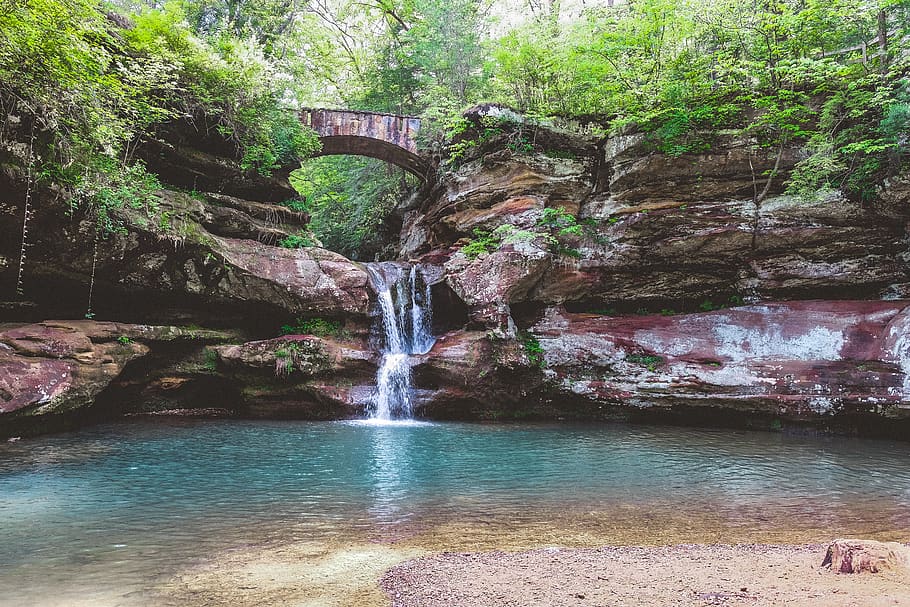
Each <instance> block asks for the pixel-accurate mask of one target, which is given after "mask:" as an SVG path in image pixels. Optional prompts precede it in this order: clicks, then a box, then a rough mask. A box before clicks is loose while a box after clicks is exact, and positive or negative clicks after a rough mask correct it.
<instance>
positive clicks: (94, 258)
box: [85, 221, 99, 320]
mask: <svg viewBox="0 0 910 607" xmlns="http://www.w3.org/2000/svg"><path fill="white" fill-rule="evenodd" d="M98 231H99V230H98V222H97V221H96V222H95V241H94V243H93V245H92V277H91V279H90V280H89V283H88V307H87V308H86V310H85V317H86V318H88V319H89V320H91V319H93V318H95V313H94V312H92V295H94V292H95V267H96V266H97V265H98Z"/></svg>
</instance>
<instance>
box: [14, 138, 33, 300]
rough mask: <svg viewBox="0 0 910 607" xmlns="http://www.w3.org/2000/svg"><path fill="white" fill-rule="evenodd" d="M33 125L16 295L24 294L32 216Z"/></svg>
mask: <svg viewBox="0 0 910 607" xmlns="http://www.w3.org/2000/svg"><path fill="white" fill-rule="evenodd" d="M34 153H35V127H34V125H33V126H32V130H31V134H30V136H29V142H28V164H27V168H26V171H25V177H26V181H25V210H24V211H23V212H22V246H21V247H20V249H19V272H18V273H17V275H16V295H17V296H18V297H20V298H21V297H24V296H25V289H24V287H23V282H22V275H23V271H24V270H25V257H26V250H27V249H28V222H29V220H30V219H31V218H32V205H31V202H32V184H33V182H34V174H33V173H34V165H35V156H34Z"/></svg>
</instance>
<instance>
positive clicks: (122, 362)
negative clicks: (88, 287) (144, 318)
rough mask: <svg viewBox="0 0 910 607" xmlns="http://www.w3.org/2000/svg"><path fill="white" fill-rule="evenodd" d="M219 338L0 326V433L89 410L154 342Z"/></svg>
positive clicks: (99, 325)
mask: <svg viewBox="0 0 910 607" xmlns="http://www.w3.org/2000/svg"><path fill="white" fill-rule="evenodd" d="M219 337H220V336H219V335H218V334H217V333H215V332H211V331H204V330H198V329H193V330H190V329H184V328H180V327H158V326H148V325H131V324H125V323H113V322H93V321H88V320H72V321H45V322H41V323H36V324H30V325H0V435H8V434H9V433H11V432H13V431H15V430H16V429H17V428H19V427H24V425H25V424H23V420H24V418H32V419H38V418H40V417H42V416H65V415H68V414H71V413H74V412H75V413H78V410H80V409H88V408H91V407H92V406H93V405H94V404H95V401H96V399H97V398H98V396H99V395H100V394H101V393H102V392H103V391H104V390H106V389H107V388H108V387H109V386H110V385H111V383H112V382H113V381H115V380H116V379H117V378H118V377H119V376H120V375H121V373H122V372H123V370H124V368H125V367H126V365H127V364H128V363H130V362H132V361H135V360H137V359H140V358H142V357H145V356H147V355H148V354H149V353H150V351H151V349H152V348H153V347H154V346H155V345H156V344H164V343H174V342H181V341H182V342H189V341H193V342H205V341H211V340H214V339H218V338H219ZM39 423H40V422H39Z"/></svg>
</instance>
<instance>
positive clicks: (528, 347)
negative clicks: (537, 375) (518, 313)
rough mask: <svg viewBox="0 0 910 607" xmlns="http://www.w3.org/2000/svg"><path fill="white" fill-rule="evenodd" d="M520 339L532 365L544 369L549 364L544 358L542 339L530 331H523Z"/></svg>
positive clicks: (519, 336)
mask: <svg viewBox="0 0 910 607" xmlns="http://www.w3.org/2000/svg"><path fill="white" fill-rule="evenodd" d="M518 341H519V342H520V343H521V347H522V348H523V349H524V351H525V356H527V357H528V362H529V363H531V365H532V366H534V367H538V368H540V369H543V368H545V367H546V366H547V361H546V359H545V358H544V354H545V353H544V350H543V347H542V346H541V345H540V341H539V340H538V339H537V338H536V337H535V336H534V335H533V334H532V333H530V332H528V331H522V332H520V333H519V334H518Z"/></svg>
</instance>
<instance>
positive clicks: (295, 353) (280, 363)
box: [275, 342, 301, 377]
mask: <svg viewBox="0 0 910 607" xmlns="http://www.w3.org/2000/svg"><path fill="white" fill-rule="evenodd" d="M300 354H301V350H300V346H299V345H298V344H296V343H293V342H291V343H288V344H287V345H285V346H282V347H280V348H278V349H277V350H275V375H277V376H278V377H287V376H288V375H290V374H291V373H293V372H294V370H295V369H296V366H297V361H298V360H299V358H300Z"/></svg>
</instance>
